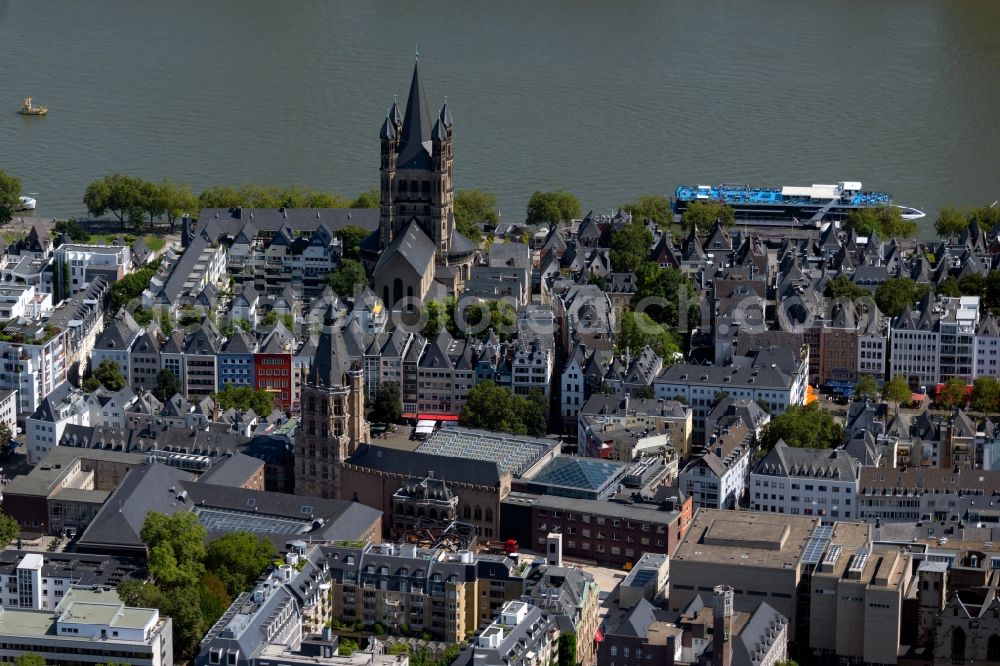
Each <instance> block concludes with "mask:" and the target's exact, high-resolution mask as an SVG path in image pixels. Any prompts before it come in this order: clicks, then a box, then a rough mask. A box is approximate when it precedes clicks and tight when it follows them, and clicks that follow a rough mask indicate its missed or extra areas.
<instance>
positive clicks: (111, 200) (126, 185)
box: [83, 173, 150, 224]
mask: <svg viewBox="0 0 1000 666" xmlns="http://www.w3.org/2000/svg"><path fill="white" fill-rule="evenodd" d="M149 194H150V189H149V187H148V183H146V182H145V181H144V180H142V179H141V178H135V177H134V176H126V175H124V174H120V173H115V174H111V175H110V176H105V177H104V178H103V179H101V180H95V181H94V182H92V183H91V184H90V185H88V186H87V190H86V192H85V193H84V195H83V203H84V205H85V206H86V207H87V211H88V212H89V213H90V214H91V215H93V216H94V217H100V216H101V215H104V214H105V213H108V212H110V213H111V214H112V215H114V216H115V217H116V218H118V221H119V222H122V223H124V222H125V221H126V220H128V221H129V222H137V223H140V224H141V222H142V218H143V216H144V214H145V211H146V210H147V209H148V208H147V202H148V198H149Z"/></svg>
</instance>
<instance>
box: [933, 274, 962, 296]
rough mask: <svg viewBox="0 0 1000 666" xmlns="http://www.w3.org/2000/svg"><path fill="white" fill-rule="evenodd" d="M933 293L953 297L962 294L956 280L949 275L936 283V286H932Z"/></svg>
mask: <svg viewBox="0 0 1000 666" xmlns="http://www.w3.org/2000/svg"><path fill="white" fill-rule="evenodd" d="M934 293H935V294H937V295H938V296H948V297H952V298H953V297H956V296H961V295H962V288H961V287H960V286H959V285H958V280H957V279H956V278H954V277H952V276H950V275H949V276H948V277H946V278H945V279H943V280H941V282H939V283H938V285H937V287H935V288H934Z"/></svg>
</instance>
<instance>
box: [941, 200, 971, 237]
mask: <svg viewBox="0 0 1000 666" xmlns="http://www.w3.org/2000/svg"><path fill="white" fill-rule="evenodd" d="M968 228H969V218H968V217H966V216H965V215H964V214H963V213H962V211H960V210H958V209H957V208H953V207H951V206H945V207H944V208H942V209H941V210H940V211H939V212H938V219H937V220H936V221H935V222H934V231H935V232H937V235H938V236H940V237H941V238H954V237H955V236H958V235H959V234H960V233H962V232H963V231H965V230H966V229H968Z"/></svg>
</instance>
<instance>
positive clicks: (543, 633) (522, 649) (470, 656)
mask: <svg viewBox="0 0 1000 666" xmlns="http://www.w3.org/2000/svg"><path fill="white" fill-rule="evenodd" d="M559 635H560V631H559V628H558V625H557V623H556V621H555V618H553V617H551V616H548V615H546V614H544V613H543V612H542V610H541V609H540V608H538V607H537V606H535V605H533V604H529V603H526V602H524V601H509V602H507V604H506V605H505V606H504V607H503V608H502V609H501V610H500V613H499V615H498V616H497V618H496V619H495V620H493V621H492V622H491V623H490V624H489V626H488V627H486V628H485V629H483V631H482V632H481V633H480V634H479V636H477V637H476V639H475V641H473V642H472V644H471V645H470V646H469V647H468V648H466V649H465V650H463V651H462V652H461V653H460V654H459V656H458V658H457V659H456V660H455V661H454V662H452V663H453V666H473V664H477V665H482V666H546V665H547V664H552V663H555V662H557V660H558V658H559ZM583 663H587V662H583Z"/></svg>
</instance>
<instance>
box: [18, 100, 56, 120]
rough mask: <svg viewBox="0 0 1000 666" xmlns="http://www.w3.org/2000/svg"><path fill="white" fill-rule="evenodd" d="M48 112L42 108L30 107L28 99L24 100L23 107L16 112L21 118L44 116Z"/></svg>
mask: <svg viewBox="0 0 1000 666" xmlns="http://www.w3.org/2000/svg"><path fill="white" fill-rule="evenodd" d="M48 112H49V110H48V109H47V108H46V107H44V106H32V104H31V98H30V97H26V98H25V99H24V105H23V106H22V107H21V108H20V109H19V110H18V113H20V114H21V115H22V116H44V115H45V114H46V113H48Z"/></svg>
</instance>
